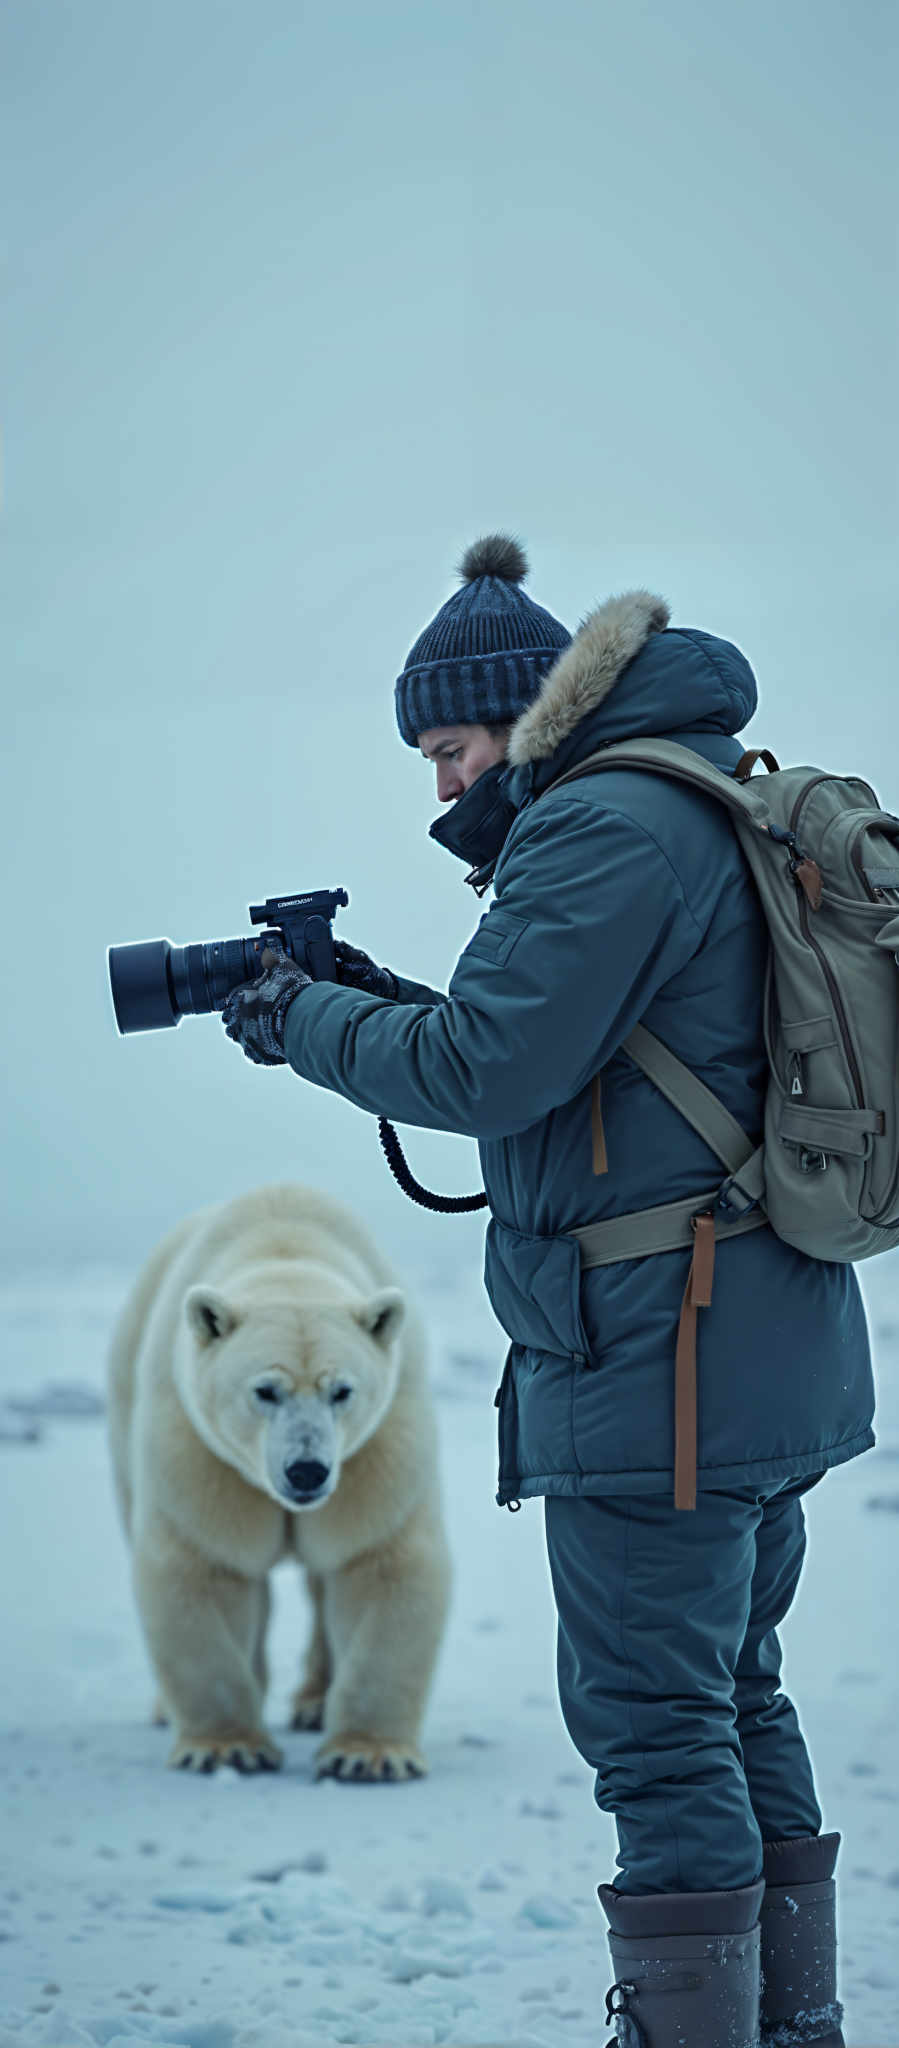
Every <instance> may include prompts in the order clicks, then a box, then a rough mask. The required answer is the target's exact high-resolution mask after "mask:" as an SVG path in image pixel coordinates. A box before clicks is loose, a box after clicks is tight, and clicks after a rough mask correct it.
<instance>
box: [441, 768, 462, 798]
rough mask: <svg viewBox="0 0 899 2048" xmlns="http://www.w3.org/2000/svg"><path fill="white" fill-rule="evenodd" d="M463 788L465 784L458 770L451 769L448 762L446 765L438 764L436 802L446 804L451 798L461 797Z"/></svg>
mask: <svg viewBox="0 0 899 2048" xmlns="http://www.w3.org/2000/svg"><path fill="white" fill-rule="evenodd" d="M464 788H465V784H464V782H463V781H462V777H461V775H460V774H459V771H458V769H457V768H454V767H452V766H451V764H450V763H449V762H447V763H446V765H444V763H443V762H442V761H440V762H438V765H437V802H438V803H439V804H448V803H449V802H450V801H451V799H452V798H453V797H457V796H461V795H462V791H463V789H464Z"/></svg>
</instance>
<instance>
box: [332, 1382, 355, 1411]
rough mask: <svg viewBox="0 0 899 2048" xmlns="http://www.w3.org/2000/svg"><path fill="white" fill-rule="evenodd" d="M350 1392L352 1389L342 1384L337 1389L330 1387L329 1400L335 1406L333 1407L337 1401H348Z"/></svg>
mask: <svg viewBox="0 0 899 2048" xmlns="http://www.w3.org/2000/svg"><path fill="white" fill-rule="evenodd" d="M352 1391H353V1389H352V1387H347V1386H344V1385H343V1384H341V1385H340V1386H339V1387H332V1388H331V1400H332V1402H333V1403H334V1404H335V1406H336V1404H337V1402H338V1401H348V1400H349V1398H350V1395H351V1393H352Z"/></svg>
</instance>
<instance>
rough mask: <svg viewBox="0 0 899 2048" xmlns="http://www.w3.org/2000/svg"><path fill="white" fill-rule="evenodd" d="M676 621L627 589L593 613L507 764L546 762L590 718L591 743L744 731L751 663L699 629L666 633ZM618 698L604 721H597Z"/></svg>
mask: <svg viewBox="0 0 899 2048" xmlns="http://www.w3.org/2000/svg"><path fill="white" fill-rule="evenodd" d="M670 617H671V611H670V607H669V605H668V604H667V602H666V600H665V598H663V597H658V596H656V595H655V594H654V593H653V592H652V591H650V590H628V591H624V592H623V593H622V594H621V595H620V596H617V597H610V598H607V599H606V601H605V603H604V604H601V605H598V606H597V608H596V610H595V611H592V612H589V613H588V615H587V617H586V618H585V619H584V620H583V621H582V623H581V625H580V626H579V627H578V630H577V632H576V634H575V636H574V638H573V640H572V641H571V642H570V644H569V646H567V647H566V648H565V650H564V652H563V653H562V654H560V656H559V658H558V660H557V661H555V662H554V663H553V666H552V668H550V669H548V670H547V673H546V675H545V676H544V678H543V683H542V686H541V689H540V694H539V696H538V697H536V698H535V700H534V702H533V704H529V705H528V708H527V710H526V711H523V712H522V714H521V716H520V718H518V719H517V721H516V723H515V725H514V726H513V727H512V732H511V735H510V739H509V748H508V755H507V759H508V761H509V764H510V766H511V767H512V768H524V767H526V766H527V765H528V763H530V762H536V761H546V760H548V759H549V758H550V757H551V756H553V755H555V754H556V753H557V752H558V750H559V748H560V747H561V746H562V745H563V744H564V742H566V741H569V740H570V739H571V737H572V735H573V734H574V733H575V731H576V729H577V727H579V726H581V725H582V724H583V723H584V721H585V720H587V719H589V732H590V744H591V745H596V744H598V740H597V738H596V733H597V730H598V728H599V726H600V725H602V735H601V736H602V738H603V739H606V738H608V739H627V738H630V737H636V736H638V735H639V734H641V733H654V734H661V733H667V734H671V733H672V732H676V731H677V730H678V729H685V730H686V729H691V730H695V729H696V728H697V727H698V728H700V729H703V728H705V729H706V730H712V731H718V732H727V733H734V732H737V731H739V730H740V728H741V727H742V726H744V725H745V724H746V723H747V722H748V720H749V719H750V718H751V717H752V715H753V712H754V711H755V709H756V706H757V703H758V689H757V686H756V681H755V677H754V675H753V673H752V669H751V668H750V666H749V663H748V661H747V660H746V657H745V655H744V654H742V653H741V651H740V649H739V648H738V647H735V646H734V645H733V644H732V643H731V642H730V641H728V640H720V639H718V638H717V637H716V636H715V635H714V634H711V633H703V632H701V631H699V630H698V629H697V628H695V627H677V628H672V629H668V622H669V619H670ZM625 671H627V672H628V673H627V678H626V681H625V683H624V684H623V685H622V687H621V689H620V691H619V690H618V689H616V688H615V686H616V684H618V683H619V678H621V677H622V676H623V675H624V672H625ZM613 690H615V699H614V704H613V705H610V706H609V716H608V719H607V720H605V719H603V720H598V719H596V718H594V717H593V716H592V715H591V714H593V713H596V712H598V711H599V709H600V707H601V706H602V705H603V704H604V702H605V700H606V698H608V696H609V693H610V692H611V691H613ZM567 752H568V749H567V748H566V753H567Z"/></svg>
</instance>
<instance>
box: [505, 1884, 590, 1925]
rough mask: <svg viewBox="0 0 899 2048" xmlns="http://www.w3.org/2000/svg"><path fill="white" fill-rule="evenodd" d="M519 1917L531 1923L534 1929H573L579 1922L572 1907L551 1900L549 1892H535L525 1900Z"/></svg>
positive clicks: (558, 1900)
mask: <svg viewBox="0 0 899 2048" xmlns="http://www.w3.org/2000/svg"><path fill="white" fill-rule="evenodd" d="M517 1917H518V1919H519V1920H527V1921H529V1922H530V1924H531V1926H532V1927H573V1926H574V1925H575V1924H576V1920H577V1915H576V1914H575V1913H574V1912H573V1910H572V1908H571V1907H570V1906H566V1905H565V1904H563V1902H562V1900H561V1899H554V1898H551V1896H550V1894H549V1893H548V1892H534V1893H533V1894H532V1895H531V1897H530V1898H527V1899H523V1900H522V1902H521V1905H520V1906H519V1908H518V1915H517Z"/></svg>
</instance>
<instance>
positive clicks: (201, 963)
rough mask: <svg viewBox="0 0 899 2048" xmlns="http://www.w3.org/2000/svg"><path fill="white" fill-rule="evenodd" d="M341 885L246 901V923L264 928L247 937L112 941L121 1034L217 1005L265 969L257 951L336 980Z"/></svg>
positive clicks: (156, 1027)
mask: <svg viewBox="0 0 899 2048" xmlns="http://www.w3.org/2000/svg"><path fill="white" fill-rule="evenodd" d="M349 900H350V899H349V897H348V895H347V892H346V890H345V889H312V890H310V891H309V893H308V894H307V895H305V896H302V895H300V896H269V897H267V898H266V901H265V902H264V903H251V904H250V923H251V924H254V925H263V926H264V927H265V929H264V930H263V931H260V932H257V933H255V934H254V935H253V936H252V937H250V938H246V939H211V940H209V941H208V942H207V943H206V944H202V943H201V944H199V945H194V946H172V945H170V944H169V941H168V939H145V940H143V941H141V942H140V943H139V944H137V945H133V946H110V947H109V950H108V955H107V959H108V964H109V986H110V989H111V991H112V1007H113V1010H114V1011H115V1020H116V1024H117V1025H118V1028H119V1031H120V1033H121V1035H122V1037H123V1038H124V1037H125V1036H126V1035H127V1034H128V1033H129V1032H132V1031H162V1030H165V1028H166V1027H167V1026H168V1025H171V1024H180V1022H181V1019H182V1017H189V1016H194V1017H199V1016H204V1015H206V1014H208V1012H209V1011H210V1010H223V1009H224V1007H225V1004H226V1002H227V1000H228V997H229V995H230V994H231V991H232V989H235V988H240V987H241V986H242V984H243V983H244V982H247V981H255V980H256V979H257V976H258V975H260V974H261V973H262V972H263V960H262V955H263V953H264V952H265V950H266V947H268V948H269V950H270V951H272V952H282V953H288V954H289V956H290V958H291V959H292V960H294V961H295V962H296V964H297V966H298V967H302V968H303V969H304V971H305V973H306V974H310V975H311V976H312V979H313V981H336V979H337V969H336V965H335V959H334V936H333V933H332V930H331V926H332V923H333V920H334V918H335V917H336V915H337V911H338V910H339V909H340V908H342V907H344V906H345V905H346V904H347V903H348V902H349Z"/></svg>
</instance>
